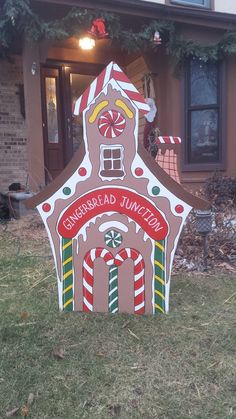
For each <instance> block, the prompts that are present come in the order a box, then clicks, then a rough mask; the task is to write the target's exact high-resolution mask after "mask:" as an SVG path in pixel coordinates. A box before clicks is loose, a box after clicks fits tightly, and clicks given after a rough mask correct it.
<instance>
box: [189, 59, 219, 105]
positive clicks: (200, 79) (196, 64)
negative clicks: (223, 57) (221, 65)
mask: <svg viewBox="0 0 236 419" xmlns="http://www.w3.org/2000/svg"><path fill="white" fill-rule="evenodd" d="M217 80H218V71H217V64H215V63H204V62H203V61H201V60H200V59H198V58H193V59H192V60H191V63H190V105H191V106H194V105H213V104H216V103H217Z"/></svg>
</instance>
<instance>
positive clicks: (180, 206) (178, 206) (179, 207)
mask: <svg viewBox="0 0 236 419" xmlns="http://www.w3.org/2000/svg"><path fill="white" fill-rule="evenodd" d="M183 210H184V207H183V205H176V207H175V211H176V212H177V214H181V213H182V212H183Z"/></svg>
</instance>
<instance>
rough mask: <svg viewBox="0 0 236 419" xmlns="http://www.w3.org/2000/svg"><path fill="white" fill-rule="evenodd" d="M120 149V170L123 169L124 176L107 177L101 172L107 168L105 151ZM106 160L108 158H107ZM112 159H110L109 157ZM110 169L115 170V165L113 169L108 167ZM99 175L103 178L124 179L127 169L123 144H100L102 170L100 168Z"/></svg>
mask: <svg viewBox="0 0 236 419" xmlns="http://www.w3.org/2000/svg"><path fill="white" fill-rule="evenodd" d="M107 149H108V150H117V149H119V150H120V159H119V160H120V162H121V168H120V170H121V171H123V173H124V175H123V176H112V177H106V176H102V175H101V172H103V171H104V170H105V168H104V157H103V152H104V150H107ZM105 160H106V159H105ZM107 160H110V159H107ZM108 170H115V169H114V168H113V167H112V169H108ZM99 176H100V177H101V178H102V179H108V180H112V179H123V178H124V176H125V169H124V147H123V145H121V144H112V145H108V144H106V145H105V144H101V145H100V170H99Z"/></svg>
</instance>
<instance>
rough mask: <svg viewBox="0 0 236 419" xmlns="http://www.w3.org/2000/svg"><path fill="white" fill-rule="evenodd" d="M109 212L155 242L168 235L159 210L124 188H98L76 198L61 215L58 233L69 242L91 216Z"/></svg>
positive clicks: (166, 226)
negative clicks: (129, 220)
mask: <svg viewBox="0 0 236 419" xmlns="http://www.w3.org/2000/svg"><path fill="white" fill-rule="evenodd" d="M109 211H115V212H118V213H119V214H125V215H127V216H128V217H129V218H132V220H134V221H135V222H136V223H138V224H139V225H140V226H141V227H142V229H143V230H144V231H145V232H146V233H147V234H148V235H149V236H150V237H151V238H152V239H154V240H164V238H165V237H166V235H167V233H168V225H167V223H166V221H165V219H164V218H163V216H162V215H161V213H160V212H159V211H158V209H157V208H156V207H155V206H154V205H153V204H152V203H151V202H149V201H148V200H147V199H146V198H145V197H143V196H141V195H139V194H137V193H136V192H132V191H130V190H128V189H126V188H117V189H116V188H103V189H97V190H95V191H92V192H88V193H87V194H85V195H83V196H82V197H80V198H78V199H76V200H75V201H74V202H73V203H72V204H71V205H70V206H69V207H68V208H67V210H66V211H65V212H64V213H63V215H62V217H61V219H60V221H59V223H58V232H59V234H60V235H61V236H62V237H64V238H67V239H71V238H73V237H75V236H76V234H77V233H78V231H79V230H80V229H81V228H82V227H83V225H85V224H86V223H87V222H88V221H89V220H91V219H92V218H93V217H95V216H97V215H98V214H103V213H104V212H109Z"/></svg>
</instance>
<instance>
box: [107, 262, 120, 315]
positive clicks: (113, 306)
mask: <svg viewBox="0 0 236 419" xmlns="http://www.w3.org/2000/svg"><path fill="white" fill-rule="evenodd" d="M108 309H109V312H110V313H117V312H118V267H117V266H115V265H112V266H110V268H109V291H108Z"/></svg>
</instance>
